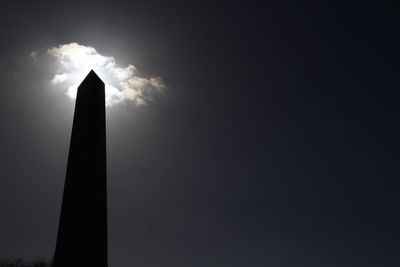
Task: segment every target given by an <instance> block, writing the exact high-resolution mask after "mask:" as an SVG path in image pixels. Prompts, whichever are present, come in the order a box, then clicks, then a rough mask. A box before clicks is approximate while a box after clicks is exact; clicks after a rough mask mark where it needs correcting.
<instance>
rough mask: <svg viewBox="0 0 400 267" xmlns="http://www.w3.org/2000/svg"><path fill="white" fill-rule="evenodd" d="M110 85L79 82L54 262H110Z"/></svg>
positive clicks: (92, 79)
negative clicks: (107, 95)
mask: <svg viewBox="0 0 400 267" xmlns="http://www.w3.org/2000/svg"><path fill="white" fill-rule="evenodd" d="M106 180H107V170H106V121H105V87H104V83H103V82H102V81H101V80H100V78H99V77H98V76H97V75H96V74H95V73H94V72H93V71H91V72H90V73H89V74H88V76H87V77H86V78H85V80H84V81H83V82H82V83H81V85H80V86H79V87H78V93H77V98H76V104H75V114H74V120H73V126H72V134H71V144H70V150H69V157H68V166H67V174H66V179H65V185H64V194H63V200H62V207H61V215H60V222H59V228H58V235H57V244H56V250H55V254H54V264H53V266H54V267H88V266H96V267H107V181H106Z"/></svg>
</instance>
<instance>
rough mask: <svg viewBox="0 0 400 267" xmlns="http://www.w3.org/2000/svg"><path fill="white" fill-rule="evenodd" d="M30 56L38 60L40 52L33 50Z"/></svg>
mask: <svg viewBox="0 0 400 267" xmlns="http://www.w3.org/2000/svg"><path fill="white" fill-rule="evenodd" d="M29 56H30V57H31V58H32V59H33V60H37V59H38V58H37V57H38V53H37V52H35V51H32V52H31V53H30V54H29Z"/></svg>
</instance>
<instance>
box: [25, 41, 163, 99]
mask: <svg viewBox="0 0 400 267" xmlns="http://www.w3.org/2000/svg"><path fill="white" fill-rule="evenodd" d="M47 52H48V54H49V55H50V56H52V57H54V58H55V60H56V62H57V68H56V71H55V73H54V76H53V78H52V79H51V84H52V85H54V86H60V85H61V86H64V87H65V89H66V94H67V95H68V96H69V97H71V98H75V97H76V92H77V88H78V85H79V84H80V82H82V80H83V79H84V78H85V76H86V75H87V74H88V73H89V71H90V70H91V69H93V70H94V71H95V72H96V73H97V74H98V75H99V76H100V78H101V79H102V80H103V81H104V82H105V84H106V86H105V87H106V104H107V105H108V106H111V105H114V104H117V103H121V102H124V101H132V102H134V103H136V104H138V105H143V104H147V103H148V102H149V101H151V100H152V99H153V97H154V95H155V94H157V93H159V92H160V91H162V89H163V88H164V87H165V85H164V83H163V81H162V80H161V78H159V77H150V78H145V77H140V76H138V74H137V69H136V68H135V66H133V65H131V64H129V65H128V66H126V67H121V66H119V65H118V64H117V63H116V61H115V59H114V57H108V56H103V55H101V54H99V53H98V52H97V51H96V49H95V48H94V47H91V46H84V45H81V44H78V43H69V44H63V45H59V46H57V47H52V48H51V49H48V51H47ZM31 56H32V54H31ZM36 56H37V54H35V55H34V56H32V57H36Z"/></svg>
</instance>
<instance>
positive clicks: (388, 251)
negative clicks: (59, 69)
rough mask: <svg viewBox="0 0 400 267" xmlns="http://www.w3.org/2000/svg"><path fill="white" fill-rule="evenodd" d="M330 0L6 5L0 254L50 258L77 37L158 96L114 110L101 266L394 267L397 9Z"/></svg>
mask: <svg viewBox="0 0 400 267" xmlns="http://www.w3.org/2000/svg"><path fill="white" fill-rule="evenodd" d="M303 2H304V3H303ZM332 2H333V3H330V4H328V3H320V2H319V1H270V2H269V1H259V2H257V1H241V2H235V1H197V2H193V3H190V1H182V2H181V3H178V2H171V1H159V2H157V1H141V2H140V1H127V2H123V1H108V2H105V3H103V2H99V1H93V2H88V1H76V2H75V1H54V0H53V1H47V2H46V1H26V2H25V3H24V2H20V1H6V2H3V3H2V7H1V11H0V25H1V27H0V34H1V35H0V36H1V42H0V121H1V131H0V258H2V257H11V256H16V257H23V258H25V259H36V258H39V257H47V258H50V257H51V256H52V254H53V253H54V249H55V242H56V235H57V227H58V219H59V213H60V207H61V200H62V190H63V186H64V179H65V171H66V166H67V157H68V149H69V142H70V135H71V128H72V118H73V111H74V104H75V103H74V101H73V100H71V99H70V98H68V97H67V96H66V95H65V94H64V92H63V91H61V90H56V89H55V88H53V87H52V86H50V83H49V81H50V80H51V79H52V75H53V73H54V72H52V68H54V64H52V63H51V60H50V59H49V58H48V57H46V51H47V49H49V48H51V47H54V46H57V45H60V44H66V43H71V42H77V43H79V44H82V45H87V46H92V47H95V48H96V49H97V51H98V52H99V53H101V54H104V55H109V56H113V57H115V59H116V61H118V62H119V64H121V65H125V66H126V65H127V64H134V65H135V66H136V67H137V68H138V70H139V71H140V73H141V75H143V76H146V77H153V76H154V77H161V78H162V79H163V82H164V83H165V86H166V87H165V89H164V90H163V91H162V92H161V93H159V94H157V95H156V96H155V97H154V100H153V101H151V102H150V103H148V104H147V105H136V104H135V103H130V102H125V103H120V104H118V105H114V106H111V107H108V108H107V157H108V158H107V160H108V166H107V168H108V222H109V230H108V231H109V232H108V235H109V266H110V267H128V266H149V267H151V266H175V267H179V266H182V267H183V266H185V267H186V266H191V267H197V266H199V267H200V266H218V267H219V266H230V267H236V266H254V267H265V266H271V267H275V266H282V267H292V266H304V267H305V266H315V267H316V266H327V267H336V266H340V267H346V266H360V267H361V266H362V267H367V266H383V267H386V266H399V264H400V253H399V251H400V215H399V204H400V194H399V190H400V181H399V178H400V169H399V165H398V162H399V154H398V148H399V141H398V138H399V136H400V128H399V113H400V112H399V111H400V109H399V105H398V101H399V100H398V99H399V96H400V94H399V92H398V89H399V87H400V82H399V71H400V69H399V57H398V56H397V53H398V50H399V47H400V38H399V26H400V23H399V19H398V14H399V12H400V6H399V4H387V5H385V4H383V3H380V2H378V1H377V2H371V3H369V2H368V1H360V2H359V3H352V4H350V3H349V2H350V1H332ZM32 51H35V52H36V53H38V55H41V57H40V59H38V60H36V59H33V58H32V57H30V54H31V52H32Z"/></svg>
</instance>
